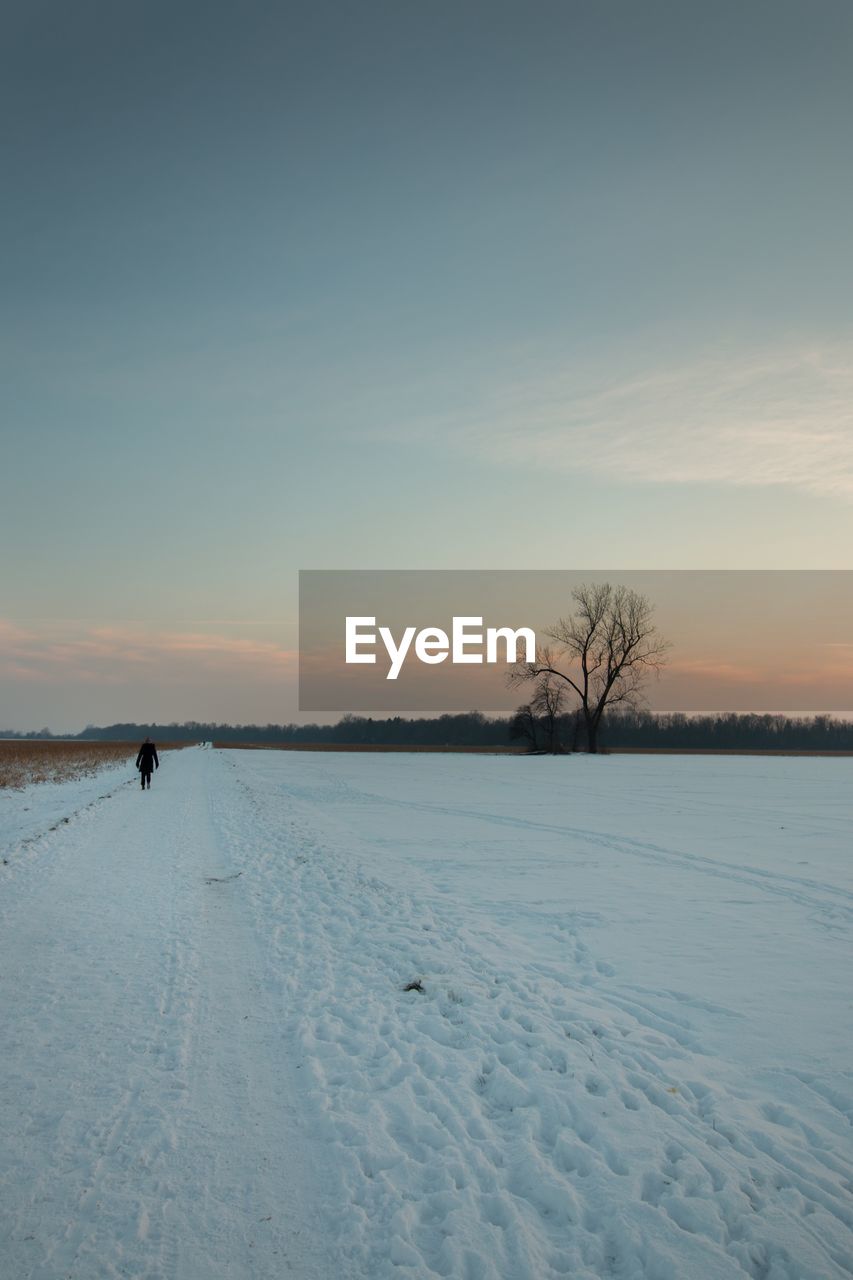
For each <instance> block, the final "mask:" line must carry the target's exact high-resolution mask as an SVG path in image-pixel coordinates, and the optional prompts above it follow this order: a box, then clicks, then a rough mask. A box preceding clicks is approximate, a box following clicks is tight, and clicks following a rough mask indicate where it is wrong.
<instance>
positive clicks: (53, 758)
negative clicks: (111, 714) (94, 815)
mask: <svg viewBox="0 0 853 1280" xmlns="http://www.w3.org/2000/svg"><path fill="white" fill-rule="evenodd" d="M187 745H189V744H187V743H183V742H182V743H174V744H172V743H165V744H164V745H163V746H162V747H161V746H160V745H159V744H158V746H157V750H158V752H162V751H168V750H170V749H172V748H173V747H177V746H187ZM138 750H139V743H138V742H58V741H54V740H53V739H30V738H28V739H25V740H19V739H14V738H7V739H6V740H5V741H0V787H26V786H29V785H30V783H32V782H67V781H68V780H69V779H72V778H84V777H91V776H92V775H93V774H95V773H97V772H98V771H99V770H100V769H105V768H107V767H108V766H109V765H114V764H122V763H123V762H124V761H127V762H128V763H129V764H130V765H131V766H132V764H133V761H134V760H135V759H136V753H137V751H138Z"/></svg>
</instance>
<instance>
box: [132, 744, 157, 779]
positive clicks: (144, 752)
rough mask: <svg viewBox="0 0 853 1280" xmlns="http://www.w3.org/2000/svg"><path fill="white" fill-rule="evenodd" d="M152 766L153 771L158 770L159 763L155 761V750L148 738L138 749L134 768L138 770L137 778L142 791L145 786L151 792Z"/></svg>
mask: <svg viewBox="0 0 853 1280" xmlns="http://www.w3.org/2000/svg"><path fill="white" fill-rule="evenodd" d="M152 765H153V767H154V768H155V769H159V768H160V761H159V760H158V759H157V748H156V747H155V746H154V743H153V742H152V741H151V739H150V738H146V739H145V741H144V742H143V744H142V746H141V747H140V748H139V754H138V756H137V757H136V767H137V769H138V770H139V777H140V780H141V782H142V790H143V791H144V790H145V787H146V785H147V787H148V790H149V791H150V790H151V769H152Z"/></svg>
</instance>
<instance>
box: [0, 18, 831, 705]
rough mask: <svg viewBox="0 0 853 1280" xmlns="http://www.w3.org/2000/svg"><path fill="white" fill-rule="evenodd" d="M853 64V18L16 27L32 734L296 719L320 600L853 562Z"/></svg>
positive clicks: (11, 676)
mask: <svg viewBox="0 0 853 1280" xmlns="http://www.w3.org/2000/svg"><path fill="white" fill-rule="evenodd" d="M851 62H853V7H851V6H850V4H849V3H847V0H838V2H822V0H818V2H817V3H813V2H806V0H800V2H798V3H788V2H785V0H755V2H753V3H750V4H748V5H743V4H735V3H733V2H732V3H728V2H724V3H715V4H713V5H712V4H698V3H691V2H688V3H681V2H675V0H673V2H671V3H658V2H655V0H649V3H645V4H642V5H639V4H636V3H633V2H624V3H614V4H607V5H588V4H584V5H582V4H579V3H575V2H574V0H561V2H560V3H550V2H549V3H543V2H541V0H530V2H529V3H512V4H504V3H495V0H489V2H488V3H485V2H483V3H480V2H479V0H477V2H474V0H462V2H461V3H460V0H454V3H452V4H451V3H442V2H439V3H433V4H430V5H414V4H410V3H401V2H400V0H394V2H393V3H392V2H390V0H389V2H388V3H376V2H374V0H367V2H366V3H365V4H363V5H350V6H345V5H341V4H325V3H317V4H310V5H308V4H288V3H278V4H272V3H264V4H261V3H254V2H253V0H249V2H248V3H245V4H242V5H239V6H238V5H233V4H228V5H225V4H219V3H215V2H214V3H205V4H200V3H178V4H175V3H169V4H165V3H160V2H159V0H148V2H147V3H145V4H143V5H131V4H129V3H123V2H119V3H116V2H115V0H111V2H110V3H106V0H102V2H101V0H99V2H96V3H87V2H86V0H81V3H79V4H75V5H73V6H69V5H67V4H60V3H58V0H47V2H46V3H35V4H33V3H30V4H26V5H25V4H23V3H14V4H11V5H8V6H6V7H5V9H4V39H3V42H2V48H0V64H2V66H0V119H2V121H3V124H2V126H0V127H2V133H3V149H2V155H3V200H2V202H0V229H2V235H0V272H2V275H0V279H2V291H0V299H2V301H0V332H1V333H2V343H1V344H0V351H2V355H0V359H1V360H2V379H0V397H2V415H0V423H2V428H0V429H2V446H3V448H2V458H3V466H2V468H0V536H2V550H3V555H2V563H0V588H2V589H1V590H0V728H38V727H40V726H42V725H48V726H49V727H51V728H53V729H54V730H72V729H79V728H81V727H82V726H83V725H84V724H86V723H87V722H94V723H107V722H110V721H116V720H130V719H132V720H140V721H147V720H154V719H158V720H173V719H177V720H183V719H186V718H196V719H231V720H235V721H257V720H260V721H264V722H266V721H281V720H289V719H293V718H296V688H295V676H296V643H297V571H298V570H299V569H300V568H303V569H304V568H515V569H538V568H549V569H572V568H576V567H583V566H590V567H591V568H593V569H595V568H597V567H602V568H607V569H614V568H615V569H619V568H620V567H621V568H624V569H625V570H629V569H640V568H643V569H685V568H690V569H708V568H715V569H744V568H764V569H789V568H810V569H827V568H834V569H840V568H844V569H848V568H853V556H851V548H853V410H851V405H853V361H851V352H852V351H853V342H851V338H853V316H851V306H850V299H851V296H853V280H851V274H852V273H851V226H853V207H851V205H853V200H851V196H853V170H851V166H850V163H849V137H850V121H851V113H853V75H851ZM561 608H562V602H560V604H559V605H558V608H557V612H560V609H561ZM850 642H853V636H841V635H840V636H838V637H837V639H836V640H834V641H833V642H832V643H836V644H837V645H840V646H843V645H845V644H850ZM780 644H784V639H783V638H782V639H780ZM850 652H853V650H850V649H848V650H846V651H845V656H844V659H843V661H844V663H845V664H846V663H847V661H848V657H849V654H850ZM681 658H682V660H683V661H684V662H689V661H691V660H693V657H692V655H691V654H690V653H688V652H686V651H685V652H683V653H682V655H681ZM837 658H838V655H837V654H836V656H835V658H833V661H836V660H837ZM827 661H828V659H827ZM845 670H846V666H845ZM441 709H442V708H440V707H437V708H436V710H441ZM803 709H806V710H807V709H835V708H821V707H820V706H818V707H814V708H813V707H806V708H803Z"/></svg>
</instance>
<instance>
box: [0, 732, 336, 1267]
mask: <svg viewBox="0 0 853 1280" xmlns="http://www.w3.org/2000/svg"><path fill="white" fill-rule="evenodd" d="M220 769H221V764H220V762H219V761H218V760H217V759H216V758H215V757H214V756H212V754H211V753H209V752H203V751H186V752H182V753H172V754H167V755H166V756H165V757H164V761H163V767H162V768H161V769H160V770H159V771H158V772H157V773H156V774H155V777H154V783H153V786H152V789H151V791H150V792H146V793H145V794H144V795H143V794H141V793H140V789H139V788H138V786H137V784H136V782H135V781H131V782H130V783H126V784H124V785H121V786H120V787H118V789H116V790H114V791H113V793H112V795H110V796H108V797H107V798H106V799H104V800H102V801H101V802H100V803H96V804H94V805H93V806H91V807H86V808H84V809H83V810H81V811H80V812H79V813H78V814H77V816H76V817H73V818H72V819H71V821H70V822H69V823H67V824H63V825H61V826H60V827H58V828H57V829H55V830H53V831H50V832H49V833H48V834H47V835H46V836H45V837H44V838H43V839H42V840H41V841H35V842H32V843H29V844H28V845H26V846H25V849H24V851H23V853H22V855H21V861H22V863H23V865H22V866H20V867H18V866H15V855H14V851H13V852H12V853H10V854H9V855H8V856H9V857H10V867H9V868H8V869H7V870H9V871H11V873H12V874H11V875H9V876H8V883H7V885H6V886H5V888H6V893H5V895H4V897H5V902H4V908H3V911H2V933H3V965H2V972H3V991H4V995H3V1005H2V1014H0V1019H1V1022H0V1040H2V1043H3V1046H4V1071H3V1077H2V1082H0V1116H2V1132H3V1135H4V1151H5V1153H6V1155H5V1159H4V1167H3V1179H2V1204H3V1233H2V1246H0V1273H2V1275H3V1276H8V1277H15V1278H16V1280H17V1278H18V1277H21V1278H23V1277H25V1276H26V1277H34V1278H35V1277H38V1278H39V1280H42V1278H43V1280H48V1278H50V1280H59V1277H65V1276H74V1277H81V1278H83V1277H85V1278H86V1280H89V1278H90V1277H91V1278H94V1277H100V1276H140V1277H143V1276H144V1277H152V1278H154V1277H164V1278H165V1277H168V1278H172V1277H181V1278H183V1277H187V1278H188V1280H196V1278H197V1280H212V1278H213V1277H223V1278H224V1277H235V1280H236V1278H238V1277H243V1276H247V1277H248V1276H252V1277H256V1276H257V1277H266V1276H281V1275H285V1274H287V1273H288V1271H290V1272H291V1273H292V1274H295V1275H300V1276H302V1275H304V1276H307V1277H311V1276H315V1275H322V1276H328V1275H331V1274H334V1272H333V1271H330V1270H329V1269H328V1267H327V1266H326V1265H325V1263H324V1261H323V1259H322V1253H323V1250H322V1247H321V1245H320V1243H319V1242H320V1241H321V1240H322V1236H321V1235H320V1234H319V1233H318V1232H317V1231H316V1230H314V1229H313V1227H312V1221H313V1220H312V1213H313V1212H314V1209H313V1204H308V1203H306V1200H305V1197H306V1191H307V1188H308V1187H309V1186H310V1158H308V1157H307V1156H306V1153H305V1152H304V1151H303V1149H302V1145H301V1140H300V1136H299V1128H300V1126H299V1124H297V1123H296V1121H295V1117H294V1115H293V1109H292V1108H293V1101H292V1094H293V1090H292V1087H291V1086H290V1085H289V1081H288V1073H289V1070H290V1067H289V1058H290V1055H289V1054H288V1052H287V1048H286V1047H283V1046H282V1042H281V1034H280V1029H279V1026H278V1019H277V1016H276V1015H277V1011H273V1010H272V1008H271V1007H270V1004H269V1000H268V998H267V997H266V996H265V990H264V982H263V976H262V974H261V972H260V969H259V954H258V944H257V936H256V933H255V930H254V922H253V920H252V919H251V916H250V915H249V913H248V912H247V910H246V906H245V898H244V897H241V896H238V895H235V894H234V893H233V892H229V889H230V887H231V884H233V883H237V884H239V881H237V882H230V883H229V882H228V881H225V882H224V883H208V882H207V880H208V878H210V877H224V876H227V875H229V874H231V873H232V867H231V865H230V863H229V861H228V856H229V854H228V848H227V846H226V845H224V844H223V842H222V839H221V835H220V833H219V832H218V830H217V828H216V825H215V823H214V821H213V819H212V816H211V798H212V793H213V786H212V775H215V774H216V773H217V772H218V771H219V770H220ZM126 776H127V773H126V772H125V777H126ZM30 794H31V795H32V792H30ZM315 1199H316V1198H315ZM312 1235H313V1239H312V1238H311V1237H312Z"/></svg>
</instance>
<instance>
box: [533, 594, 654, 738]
mask: <svg viewBox="0 0 853 1280" xmlns="http://www.w3.org/2000/svg"><path fill="white" fill-rule="evenodd" d="M572 599H573V600H574V602H575V605H576V608H575V611H574V613H573V614H571V616H569V617H568V618H560V619H559V620H558V621H557V622H556V623H555V624H554V625H553V627H550V628H549V629H548V630H547V631H546V632H545V635H546V636H547V637H548V639H549V640H552V641H553V643H554V646H555V647H551V646H548V647H546V648H543V649H540V650H539V651H538V652H537V654H536V660H535V661H534V662H522V663H519V664H518V665H517V666H516V667H515V669H514V670H513V671H512V672H511V674H510V677H509V679H510V683H511V684H523V683H525V682H527V681H530V680H534V681H540V680H541V679H542V678H543V677H547V678H548V679H554V680H559V681H563V682H564V687H565V688H566V689H569V688H571V689H573V690H574V691H575V693H576V694H577V696H578V698H579V699H580V710H581V713H582V715H583V720H584V726H585V728H586V740H587V750H588V751H592V752H595V751H597V750H598V731H599V726H600V724H601V717H602V715H603V714H604V709H605V707H607V706H615V705H617V704H619V703H621V704H623V705H628V706H636V705H637V704H638V703H639V701H640V700H641V696H642V690H643V686H644V684H645V681H646V678H647V677H648V675H649V673H650V672H655V673H657V672H658V671H659V670H660V668H661V667H662V666H663V664H664V663H665V662H666V654H667V651H668V650H669V648H670V645H669V644H668V642H667V641H666V640H664V639H663V637H662V636H661V635H660V633H659V632H658V630H657V628H656V627H655V626H654V624H653V622H652V613H653V607H652V605H651V604H650V603H649V601H648V600H647V599H646V597H645V596H642V595H639V594H638V592H636V591H632V590H630V588H628V587H624V586H617V587H613V586H611V585H610V583H609V582H602V583H584V584H583V585H581V586H580V587H576V588H575V590H574V591H573V592H572Z"/></svg>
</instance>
